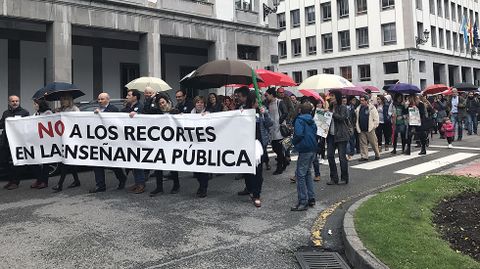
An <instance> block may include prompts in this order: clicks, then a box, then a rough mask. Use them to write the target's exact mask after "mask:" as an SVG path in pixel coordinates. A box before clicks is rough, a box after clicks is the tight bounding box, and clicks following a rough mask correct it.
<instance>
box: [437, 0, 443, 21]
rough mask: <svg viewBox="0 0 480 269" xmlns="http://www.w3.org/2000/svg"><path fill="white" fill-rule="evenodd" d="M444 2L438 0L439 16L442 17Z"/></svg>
mask: <svg viewBox="0 0 480 269" xmlns="http://www.w3.org/2000/svg"><path fill="white" fill-rule="evenodd" d="M442 15H443V12H442V0H437V16H438V17H442Z"/></svg>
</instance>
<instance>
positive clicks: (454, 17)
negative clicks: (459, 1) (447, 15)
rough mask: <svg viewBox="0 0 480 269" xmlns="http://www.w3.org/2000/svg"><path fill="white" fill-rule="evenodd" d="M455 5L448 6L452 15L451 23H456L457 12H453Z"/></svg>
mask: <svg viewBox="0 0 480 269" xmlns="http://www.w3.org/2000/svg"><path fill="white" fill-rule="evenodd" d="M455 6H456V5H455V3H452V4H451V5H450V11H451V13H452V21H456V20H457V12H456V11H455Z"/></svg>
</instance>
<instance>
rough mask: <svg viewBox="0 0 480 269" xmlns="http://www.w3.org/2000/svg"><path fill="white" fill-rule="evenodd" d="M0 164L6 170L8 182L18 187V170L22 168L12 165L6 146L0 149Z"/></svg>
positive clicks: (8, 149) (8, 148)
mask: <svg viewBox="0 0 480 269" xmlns="http://www.w3.org/2000/svg"><path fill="white" fill-rule="evenodd" d="M0 163H1V164H2V165H3V166H4V167H7V169H8V170H7V175H8V180H9V182H10V183H13V184H17V185H18V184H19V183H20V179H19V178H18V175H19V172H20V171H19V168H20V167H22V166H20V167H19V166H14V165H13V163H12V155H11V154H10V147H9V146H8V145H7V146H2V147H0Z"/></svg>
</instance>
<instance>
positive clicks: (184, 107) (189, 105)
mask: <svg viewBox="0 0 480 269" xmlns="http://www.w3.org/2000/svg"><path fill="white" fill-rule="evenodd" d="M193 107H194V105H193V102H192V100H190V99H186V100H185V102H183V103H181V104H177V105H176V106H175V108H176V109H177V110H178V111H180V113H190V112H192V109H193Z"/></svg>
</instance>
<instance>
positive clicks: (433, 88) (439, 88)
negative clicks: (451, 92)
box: [422, 84, 449, 95]
mask: <svg viewBox="0 0 480 269" xmlns="http://www.w3.org/2000/svg"><path fill="white" fill-rule="evenodd" d="M448 89H449V87H448V86H446V85H443V84H434V85H430V86H428V87H427V88H425V90H423V92H422V94H423V95H432V94H438V93H441V92H444V91H447V90H448Z"/></svg>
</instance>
